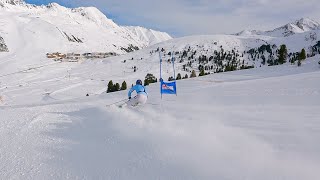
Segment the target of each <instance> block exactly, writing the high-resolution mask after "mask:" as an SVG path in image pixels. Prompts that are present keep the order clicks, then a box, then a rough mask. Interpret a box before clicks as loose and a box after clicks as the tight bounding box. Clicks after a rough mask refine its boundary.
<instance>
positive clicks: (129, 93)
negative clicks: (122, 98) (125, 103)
mask: <svg viewBox="0 0 320 180" xmlns="http://www.w3.org/2000/svg"><path fill="white" fill-rule="evenodd" d="M134 90H135V89H134V86H133V87H132V88H131V89H130V90H129V92H128V98H130V97H131V93H132V92H133V91H134Z"/></svg>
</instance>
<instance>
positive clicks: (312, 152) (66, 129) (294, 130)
mask: <svg viewBox="0 0 320 180" xmlns="http://www.w3.org/2000/svg"><path fill="white" fill-rule="evenodd" d="M275 68H279V67H275ZM282 68H283V69H284V68H286V67H285V66H283V67H282ZM280 69H281V67H280ZM305 70H308V67H305ZM270 71H271V72H270V73H268V72H260V73H258V72H256V71H255V70H247V71H239V72H232V73H223V74H215V75H212V76H205V77H203V78H197V79H189V80H184V81H178V87H179V89H178V90H179V91H178V96H165V97H164V99H163V100H162V101H161V100H160V97H159V95H158V85H157V84H154V85H151V86H150V87H148V91H149V92H150V98H149V100H148V103H147V104H146V105H145V107H143V108H128V107H127V108H122V109H121V108H118V107H116V106H110V107H109V108H107V107H105V105H106V104H108V103H112V102H114V101H117V100H118V99H121V98H123V97H125V96H126V92H120V93H112V94H101V95H95V96H90V97H83V98H78V99H70V100H56V99H50V100H48V101H46V102H43V103H39V104H38V105H37V104H34V105H27V104H20V105H10V106H2V107H0V117H2V118H1V121H0V137H1V138H0V139H1V148H0V162H1V165H0V177H1V178H3V179H68V178H69V179H318V178H319V177H320V174H319V172H318V167H319V166H320V158H319V157H320V154H319V152H320V145H319V144H318V143H316V142H317V139H318V138H319V137H320V125H319V118H318V117H320V112H319V108H320V104H319V95H320V90H319V85H318V83H315V82H319V77H320V76H319V75H320V73H319V71H314V70H311V71H310V70H309V72H308V71H304V72H303V73H300V74H294V72H293V73H290V70H287V71H286V72H282V75H280V76H279V77H275V76H274V75H273V72H272V68H271V69H270ZM50 82H51V81H47V83H50ZM51 83H54V81H52V82H51ZM84 83H90V81H87V82H84ZM284 84H285V85H284ZM70 87H72V86H69V88H70ZM69 88H68V86H67V87H64V88H61V89H60V90H57V91H56V93H57V94H59V92H60V91H61V92H63V91H66V90H67V91H68V90H70V89H69ZM50 96H51V95H49V96H48V98H49V97H50ZM52 97H55V95H54V93H53V95H52Z"/></svg>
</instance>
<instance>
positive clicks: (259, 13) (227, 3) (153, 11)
mask: <svg viewBox="0 0 320 180" xmlns="http://www.w3.org/2000/svg"><path fill="white" fill-rule="evenodd" d="M26 2H28V3H32V4H48V3H50V2H57V3H59V4H61V5H64V6H67V7H80V6H95V7H97V8H98V9H100V10H101V11H102V12H103V13H105V14H106V15H107V17H108V18H111V19H113V20H114V21H115V22H116V23H117V24H120V25H139V26H144V27H147V28H152V29H155V30H160V31H166V32H169V33H170V34H171V35H173V36H175V37H179V36H185V35H194V34H218V33H224V34H226V33H227V34H229V33H236V32H239V31H241V30H244V29H258V30H270V29H274V28H276V27H278V26H281V25H284V24H286V23H288V22H292V21H295V20H297V19H300V18H301V17H309V18H311V19H314V20H316V21H318V22H320V3H319V0H157V1H155V0H26Z"/></svg>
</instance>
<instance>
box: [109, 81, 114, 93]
mask: <svg viewBox="0 0 320 180" xmlns="http://www.w3.org/2000/svg"><path fill="white" fill-rule="evenodd" d="M110 92H114V88H113V82H112V80H110V81H109V83H108V90H107V93H110Z"/></svg>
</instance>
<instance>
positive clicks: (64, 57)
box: [47, 52, 117, 62]
mask: <svg viewBox="0 0 320 180" xmlns="http://www.w3.org/2000/svg"><path fill="white" fill-rule="evenodd" d="M116 55H117V54H116V53H113V52H107V53H103V52H95V53H83V54H79V53H67V54H63V53H59V52H55V53H47V58H50V59H54V60H55V61H62V62H79V61H81V60H85V59H103V58H107V57H110V56H116Z"/></svg>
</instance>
